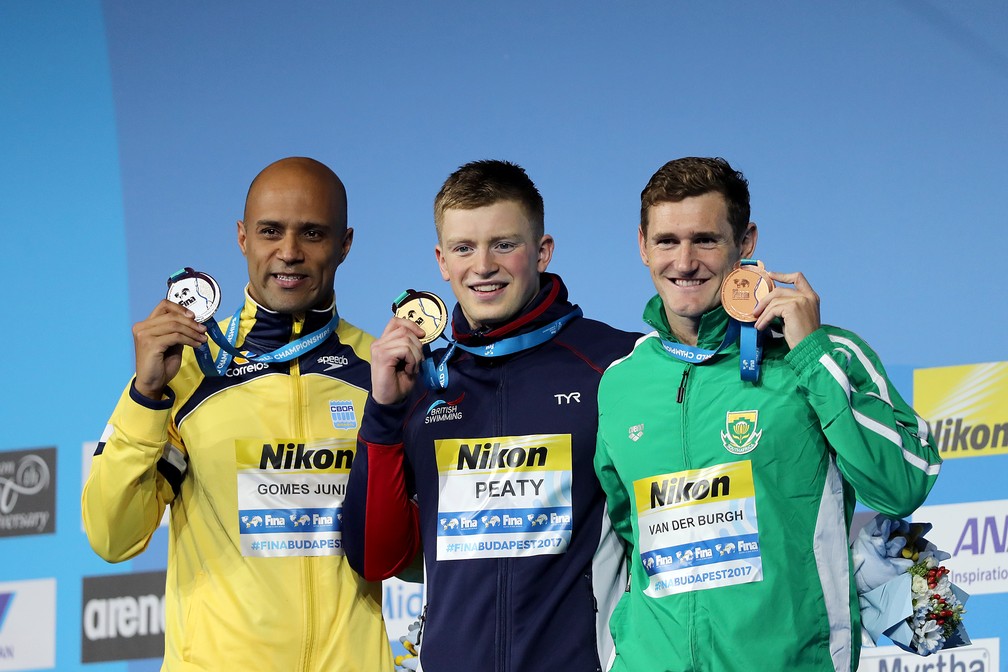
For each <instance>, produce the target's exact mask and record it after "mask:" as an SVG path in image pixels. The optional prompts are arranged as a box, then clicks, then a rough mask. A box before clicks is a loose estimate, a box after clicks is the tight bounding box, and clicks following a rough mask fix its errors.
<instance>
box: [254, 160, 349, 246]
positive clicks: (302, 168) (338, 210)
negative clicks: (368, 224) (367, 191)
mask: <svg viewBox="0 0 1008 672" xmlns="http://www.w3.org/2000/svg"><path fill="white" fill-rule="evenodd" d="M299 181H303V182H302V183H314V185H315V192H316V194H318V195H322V196H325V195H328V198H327V199H326V200H327V201H328V202H329V203H330V204H331V206H332V208H331V216H332V219H331V220H330V222H329V223H332V224H337V225H338V226H339V227H341V228H343V229H345V228H346V225H347V195H346V188H345V187H344V186H343V182H342V181H340V179H339V177H338V176H337V175H336V173H334V172H333V171H332V169H331V168H329V166H327V165H325V164H324V163H322V162H321V161H316V160H315V159H310V158H308V157H306V156H290V157H287V158H286V159H280V160H279V161H274V162H273V163H271V164H269V165H268V166H266V167H265V168H263V169H262V170H261V171H259V174H258V175H256V176H255V179H253V180H252V184H250V185H249V190H248V194H247V195H246V196H245V216H244V218H245V220H246V221H247V220H248V218H249V202H250V201H254V200H255V199H256V198H257V197H258V196H259V194H260V193H261V192H262V191H263V190H264V189H283V188H285V185H289V184H291V183H293V182H299Z"/></svg>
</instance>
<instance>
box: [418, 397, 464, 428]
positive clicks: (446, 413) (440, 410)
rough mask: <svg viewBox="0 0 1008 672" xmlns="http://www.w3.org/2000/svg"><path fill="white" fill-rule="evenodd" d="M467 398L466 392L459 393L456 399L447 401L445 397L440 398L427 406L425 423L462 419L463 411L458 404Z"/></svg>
mask: <svg viewBox="0 0 1008 672" xmlns="http://www.w3.org/2000/svg"><path fill="white" fill-rule="evenodd" d="M464 398H465V392H463V393H462V394H460V395H459V398H458V399H455V400H454V401H445V400H444V399H438V400H437V401H435V402H434V403H433V404H431V405H430V406H428V407H427V413H426V414H425V415H426V416H427V417H425V418H424V424H425V425H429V424H431V423H432V422H444V421H446V420H461V419H462V411H461V409H459V408H458V405H459V404H460V403H462V399H464Z"/></svg>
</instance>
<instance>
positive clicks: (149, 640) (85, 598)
mask: <svg viewBox="0 0 1008 672" xmlns="http://www.w3.org/2000/svg"><path fill="white" fill-rule="evenodd" d="M164 592H165V572H163V571H161V572H136V573H132V574H111V575H107V576H85V577H84V578H83V583H82V587H81V593H82V594H81V603H82V605H83V608H82V612H81V662H82V663H95V662H99V661H108V660H131V659H137V658H161V657H163V656H164V619H165V616H164Z"/></svg>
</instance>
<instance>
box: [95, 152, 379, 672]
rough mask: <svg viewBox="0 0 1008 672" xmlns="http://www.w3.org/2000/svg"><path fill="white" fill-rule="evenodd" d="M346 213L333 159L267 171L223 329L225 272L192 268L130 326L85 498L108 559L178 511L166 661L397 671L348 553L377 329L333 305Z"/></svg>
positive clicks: (185, 666) (196, 666)
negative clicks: (234, 305)
mask: <svg viewBox="0 0 1008 672" xmlns="http://www.w3.org/2000/svg"><path fill="white" fill-rule="evenodd" d="M346 213H347V210H346V191H345V189H344V187H343V184H342V183H341V182H340V180H339V178H338V177H337V176H336V174H335V173H333V172H332V171H331V170H330V169H329V168H328V167H326V166H325V165H323V164H321V163H319V162H317V161H315V160H313V159H307V158H301V157H292V158H287V159H282V160H280V161H277V162H275V163H273V164H271V165H269V166H267V167H266V168H265V169H264V170H263V171H262V172H261V173H260V174H259V175H258V176H257V177H256V178H255V180H253V182H252V185H251V186H250V187H249V192H248V197H247V199H246V203H245V214H244V218H243V219H242V220H241V221H239V222H238V231H237V233H238V246H239V247H240V248H241V251H242V253H243V254H244V255H245V257H246V259H247V261H248V272H249V282H248V286H247V288H246V292H245V301H244V305H242V306H241V307H240V308H239V310H238V311H237V312H236V313H235V314H234V315H233V316H232V317H231V318H230V320H223V321H222V322H221V324H220V326H219V327H218V326H217V325H216V323H214V322H213V321H212V320H210V318H209V314H206V313H205V312H204V311H203V310H202V309H203V308H204V307H205V306H206V305H207V304H208V303H209V304H212V303H214V301H215V300H216V299H217V298H218V297H214V296H213V293H214V292H215V291H218V292H219V290H217V289H216V283H214V282H213V281H212V279H210V278H209V277H208V276H206V275H204V274H202V273H197V272H195V271H193V270H192V269H184V270H183V271H179V272H178V273H176V274H175V275H173V276H172V281H173V282H174V284H172V285H171V286H172V287H174V288H176V289H177V291H175V292H174V294H175V296H172V294H173V291H172V290H171V289H170V290H169V298H168V299H165V300H162V301H161V302H160V303H159V304H158V305H157V307H155V308H154V310H153V312H152V313H151V314H150V316H148V317H147V319H145V320H143V321H141V322H139V323H137V324H136V325H134V327H133V339H134V345H135V349H136V376H135V377H134V378H133V380H132V381H131V382H130V384H129V386H128V387H127V388H126V390H125V391H124V392H123V394H122V397H121V398H120V400H119V403H118V405H117V406H116V409H115V411H114V412H113V414H112V418H111V419H110V420H109V424H108V426H107V427H106V429H105V432H104V433H103V435H102V439H101V442H100V443H99V445H98V449H97V450H96V452H95V457H94V461H93V464H92V471H91V475H90V477H89V478H88V481H87V484H86V486H85V488H84V496H83V502H82V507H83V514H84V525H85V529H86V530H87V535H88V539H89V540H90V542H91V546H92V547H93V548H94V550H95V552H97V553H98V554H99V555H100V556H101V557H103V558H105V559H106V560H108V561H109V562H119V561H122V560H126V559H129V558H131V557H133V556H135V555H137V554H138V553H140V552H142V551H143V550H144V549H145V548H146V547H147V544H148V542H149V541H150V539H151V536H152V535H153V534H154V531H155V530H156V529H157V527H158V524H159V521H160V520H161V517H162V515H163V512H164V507H165V506H166V505H167V506H169V507H170V510H171V520H170V528H169V546H168V566H167V586H166V588H165V657H164V664H163V667H162V669H163V670H168V671H171V672H178V671H188V670H229V671H232V670H282V671H284V672H288V671H293V670H304V671H306V672H308V671H312V672H314V671H318V672H322V671H329V670H340V671H361V672H364V671H367V672H371V671H378V670H381V671H388V670H391V669H392V659H391V653H390V650H389V645H388V639H387V635H386V633H385V629H384V624H383V621H382V614H381V586H380V585H379V584H377V583H370V582H366V581H364V580H363V579H361V578H360V577H359V576H358V575H357V574H355V573H354V572H353V571H352V570H351V569H350V566H349V565H348V564H347V562H346V559H345V557H344V555H343V550H342V533H341V524H342V502H343V494H344V490H345V487H346V479H347V476H348V474H349V470H350V466H351V464H352V461H353V456H354V451H355V448H356V434H357V425H358V419H359V417H360V413H361V412H362V409H363V406H364V401H365V399H366V398H367V395H368V391H369V389H370V350H369V349H370V344H371V341H372V338H371V337H370V336H369V335H367V334H366V333H364V332H362V331H361V330H359V329H357V328H356V327H354V326H353V325H351V324H349V323H348V322H346V321H345V320H342V319H341V318H340V316H339V314H338V312H337V310H336V301H335V293H334V290H333V284H334V279H335V274H336V269H337V267H338V266H339V265H340V263H342V262H343V260H344V259H345V258H346V255H347V253H348V252H349V251H350V246H351V244H352V242H353V229H352V228H348V227H347V214H346ZM183 289H187V290H191V291H190V293H189V295H188V296H186V295H185V294H186V293H185V292H184V291H182V290H183ZM197 295H198V299H199V300H198V301H193V297H195V296H197ZM209 312H211V313H212V311H209ZM208 335H209V336H210V338H208Z"/></svg>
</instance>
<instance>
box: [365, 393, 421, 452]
mask: <svg viewBox="0 0 1008 672" xmlns="http://www.w3.org/2000/svg"><path fill="white" fill-rule="evenodd" d="M411 402H412V397H407V398H406V399H405V400H403V401H401V402H399V403H398V404H379V403H378V402H376V401H373V400H372V399H371V398H370V397H368V400H367V403H365V404H364V417H363V419H362V420H361V429H360V438H361V439H362V440H363V441H366V442H367V443H370V444H376V443H377V444H383V445H387V446H392V445H396V444H399V443H402V436H403V426H404V425H405V423H406V416H407V415H408V414H409V405H410V403H411Z"/></svg>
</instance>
